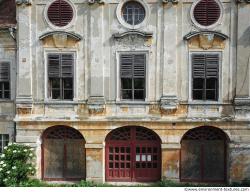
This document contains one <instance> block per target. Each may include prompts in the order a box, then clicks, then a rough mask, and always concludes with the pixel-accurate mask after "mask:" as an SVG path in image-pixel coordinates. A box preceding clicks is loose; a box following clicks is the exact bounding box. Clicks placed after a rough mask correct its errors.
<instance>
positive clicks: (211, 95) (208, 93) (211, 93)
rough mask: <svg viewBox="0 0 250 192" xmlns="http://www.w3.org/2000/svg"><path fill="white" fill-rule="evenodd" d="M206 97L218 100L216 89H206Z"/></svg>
mask: <svg viewBox="0 0 250 192" xmlns="http://www.w3.org/2000/svg"><path fill="white" fill-rule="evenodd" d="M206 99H207V100H217V96H216V90H208V91H206Z"/></svg>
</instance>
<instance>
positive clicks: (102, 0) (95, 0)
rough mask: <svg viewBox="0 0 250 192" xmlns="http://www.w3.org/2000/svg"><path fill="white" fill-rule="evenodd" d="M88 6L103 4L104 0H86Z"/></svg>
mask: <svg viewBox="0 0 250 192" xmlns="http://www.w3.org/2000/svg"><path fill="white" fill-rule="evenodd" d="M88 2H89V4H91V5H93V4H95V3H97V4H104V3H105V2H104V0H88Z"/></svg>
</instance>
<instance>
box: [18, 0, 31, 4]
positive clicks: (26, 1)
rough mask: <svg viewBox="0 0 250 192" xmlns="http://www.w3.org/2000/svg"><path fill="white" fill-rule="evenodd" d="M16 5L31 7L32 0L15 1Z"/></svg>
mask: <svg viewBox="0 0 250 192" xmlns="http://www.w3.org/2000/svg"><path fill="white" fill-rule="evenodd" d="M16 4H17V5H22V4H24V5H31V4H32V0H16Z"/></svg>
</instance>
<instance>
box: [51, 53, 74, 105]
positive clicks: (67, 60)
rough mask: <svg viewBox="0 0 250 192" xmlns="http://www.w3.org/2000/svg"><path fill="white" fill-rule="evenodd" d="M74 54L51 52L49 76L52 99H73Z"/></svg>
mask: <svg viewBox="0 0 250 192" xmlns="http://www.w3.org/2000/svg"><path fill="white" fill-rule="evenodd" d="M73 64H74V55H73V54H66V53H65V54H49V55H48V77H49V97H50V98H51V99H65V100H72V99H73V83H74V81H73Z"/></svg>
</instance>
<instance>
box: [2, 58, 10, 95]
mask: <svg viewBox="0 0 250 192" xmlns="http://www.w3.org/2000/svg"><path fill="white" fill-rule="evenodd" d="M0 98H1V99H9V98H10V63H9V62H0Z"/></svg>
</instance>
